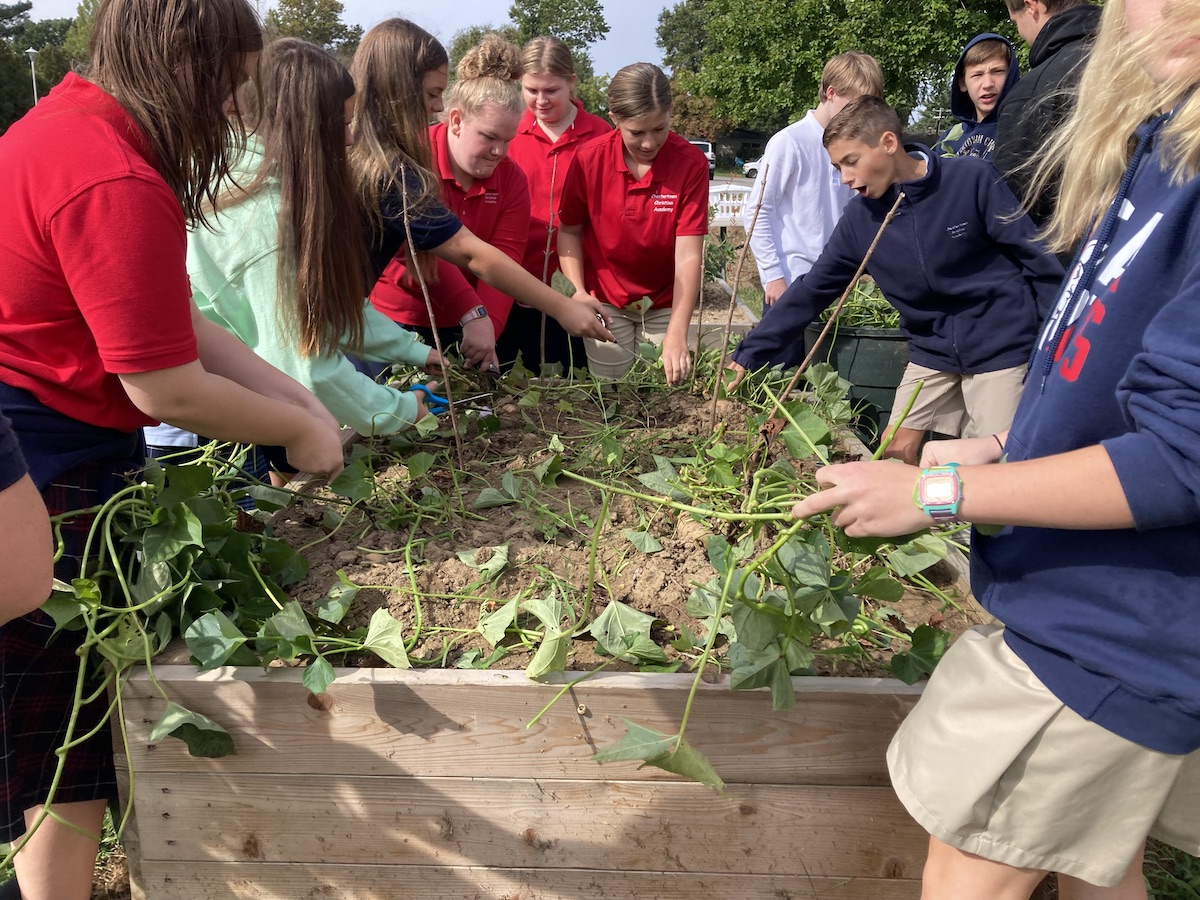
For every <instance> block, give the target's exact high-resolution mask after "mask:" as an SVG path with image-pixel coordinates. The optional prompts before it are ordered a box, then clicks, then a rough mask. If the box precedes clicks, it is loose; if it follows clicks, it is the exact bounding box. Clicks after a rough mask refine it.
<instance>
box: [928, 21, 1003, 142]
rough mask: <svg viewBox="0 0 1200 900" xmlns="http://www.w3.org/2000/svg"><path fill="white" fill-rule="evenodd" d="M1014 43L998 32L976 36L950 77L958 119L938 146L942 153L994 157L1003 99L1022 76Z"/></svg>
mask: <svg viewBox="0 0 1200 900" xmlns="http://www.w3.org/2000/svg"><path fill="white" fill-rule="evenodd" d="M1020 77H1021V76H1020V71H1019V68H1018V66H1017V58H1016V56H1015V54H1014V53H1013V45H1012V44H1011V43H1010V42H1009V41H1008V39H1007V38H1005V37H1002V36H1001V35H998V34H992V33H990V32H989V33H986V34H981V35H977V36H976V37H973V38H972V39H971V41H970V42H969V43H968V44H967V46H966V47H964V48H963V52H962V55H961V56H959V58H958V64H957V65H956V66H955V67H954V75H953V76H952V78H951V79H950V112H951V113H953V114H954V116H955V118H957V119H958V123H957V124H955V125H953V126H951V128H950V130H949V131H947V132H946V133H945V134H944V135H942V139H941V140H940V141H938V142H937V145H936V146H935V147H934V150H936V151H937V152H938V153H939V154H940V155H942V156H978V157H980V158H982V159H990V158H991V155H992V153H993V151H994V150H995V149H996V126H997V120H998V115H999V109H1000V102H1001V101H1002V100H1003V99H1004V98H1005V96H1006V95H1007V94H1008V92H1009V91H1010V90H1012V89H1013V87H1014V86H1015V85H1016V83H1017V80H1018V79H1019V78H1020Z"/></svg>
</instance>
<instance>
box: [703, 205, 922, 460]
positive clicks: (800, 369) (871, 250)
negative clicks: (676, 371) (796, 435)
mask: <svg viewBox="0 0 1200 900" xmlns="http://www.w3.org/2000/svg"><path fill="white" fill-rule="evenodd" d="M904 197H905V194H904V192H903V191H901V192H900V193H899V194H897V195H896V202H895V203H893V204H892V208H891V209H890V210H888V214H887V215H886V216H884V218H883V221H882V222H881V223H880V224H879V230H878V231H876V232H875V239H874V240H873V241H871V246H870V247H868V248H867V255H866V256H864V257H863V260H862V262H861V263H859V265H858V270H857V271H856V272H855V273H854V277H853V278H851V279H850V283H849V284H848V285H846V290H844V291H842V296H841V297H840V298H838V302H837V305H836V306H834V308H833V312H832V313H830V314H829V321H828V322H826V323H825V327H824V328H822V329H821V334H820V336H818V337H817V339H816V340H815V341H814V342H813V345H812V349H811V350H809V351H808V353H807V354H806V355H805V357H804V359H803V360H802V361H801V362H800V365H799V366H797V367H796V374H795V375H793V376H792V380H791V381H789V382H788V386H787V387H786V388H784V390H783V392H782V393H781V394H780V397H782V398H786V397H787V396H789V395H790V394H791V393H792V391H794V390H795V389H796V385H797V384H799V383H800V378H801V377H802V376H803V375H804V373H805V372H806V371H808V367H809V366H810V365H812V361H813V359H814V358H815V357H816V355H817V353H819V352H820V350H821V342H822V341H824V340H825V337H826V335H828V334H829V332H830V330H831V329H832V328H833V326H834V324H835V323H836V322H837V320H838V316H839V315H840V314H841V311H842V307H843V306H845V305H846V301H847V300H848V299H849V298H850V295H851V294H852V293H854V288H855V287H856V286H857V285H858V280H859V279H860V278H862V275H863V272H865V271H866V270H867V264H868V263H870V262H871V257H872V256H874V255H875V248H876V247H878V246H879V239H880V238H882V237H883V232H884V231H885V230H887V227H888V225H890V224H891V223H892V219H894V218H896V213H898V212H899V211H900V204H901V203H903V202H904ZM774 402H775V407H776V409H782V408H783V406H782V403H781V401H780V400H779V399H778V398H776V399H775V400H774ZM713 408H714V410H715V408H716V406H715V404H714V407H713ZM773 414H774V412H772V415H773ZM773 437H774V433H773V432H772V431H770V430H764V432H763V445H764V446H763V447H762V450H761V459H763V460H765V459H766V458H767V452H766V451H767V450H769V449H770V446H771V441H772V439H773Z"/></svg>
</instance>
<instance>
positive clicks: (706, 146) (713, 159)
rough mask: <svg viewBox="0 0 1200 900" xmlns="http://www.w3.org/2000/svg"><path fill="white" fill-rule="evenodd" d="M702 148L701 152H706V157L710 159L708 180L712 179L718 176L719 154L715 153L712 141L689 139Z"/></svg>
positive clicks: (691, 142) (690, 142)
mask: <svg viewBox="0 0 1200 900" xmlns="http://www.w3.org/2000/svg"><path fill="white" fill-rule="evenodd" d="M688 143H689V144H693V145H695V146H696V147H699V148H700V152H702V153H703V154H704V158H705V159H707V160H708V180H709V181H712V180H713V179H714V178H716V177H717V154H715V153H713V148H712V142H711V141H688Z"/></svg>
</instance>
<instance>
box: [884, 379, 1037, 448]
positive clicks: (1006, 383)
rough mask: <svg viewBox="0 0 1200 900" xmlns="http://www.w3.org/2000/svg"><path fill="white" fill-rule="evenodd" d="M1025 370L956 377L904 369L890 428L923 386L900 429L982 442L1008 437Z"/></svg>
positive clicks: (897, 390)
mask: <svg viewBox="0 0 1200 900" xmlns="http://www.w3.org/2000/svg"><path fill="white" fill-rule="evenodd" d="M1024 378H1025V366H1016V367H1014V368H1011V369H999V370H997V371H995V372H982V373H980V374H979V375H961V374H959V373H957V372H940V371H938V370H937V369H927V368H925V367H924V366H918V365H915V364H913V363H909V364H908V365H907V366H905V367H904V375H903V376H902V377H901V379H900V386H899V387H897V388H896V400H895V402H894V403H893V404H892V416H891V420H890V421H889V422H888V424H889V425H891V424H892V422H895V421H896V420H897V419H899V418H900V413H901V411H902V410H903V409H904V406H905V404H906V403H908V398H909V397H910V396H912V392H913V391H914V390H916V387H917V382H918V381H921V380H924V382H925V384H924V386H923V387H922V388H921V393H920V394H919V395H918V396H917V400H916V402H915V403H914V404H913V408H912V411H911V412H909V414H908V417H907V418H906V419H905V420H904V425H903V427H904V428H912V429H914V430H916V431H936V432H938V433H939V434H948V435H952V436H954V437H983V436H985V435H989V434H995V433H996V432H998V431H1007V430H1008V428H1009V427H1010V426H1011V425H1012V420H1013V414H1014V413H1016V411H1017V402H1018V401H1019V400H1020V399H1021V390H1022V388H1023V387H1024V385H1023V384H1022V382H1023V381H1024Z"/></svg>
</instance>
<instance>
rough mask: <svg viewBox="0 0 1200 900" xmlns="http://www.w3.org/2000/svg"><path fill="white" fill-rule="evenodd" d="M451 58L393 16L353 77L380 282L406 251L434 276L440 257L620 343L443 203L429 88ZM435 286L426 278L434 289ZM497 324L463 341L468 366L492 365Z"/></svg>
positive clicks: (354, 159)
mask: <svg viewBox="0 0 1200 900" xmlns="http://www.w3.org/2000/svg"><path fill="white" fill-rule="evenodd" d="M445 59H446V51H445V50H444V49H443V48H442V46H441V44H439V43H438V42H437V40H436V39H435V38H434V37H433V36H431V35H430V34H429V33H428V32H426V31H425V30H424V29H422V28H420V27H418V26H416V25H414V24H413V23H412V22H409V21H407V20H406V19H399V18H394V19H386V20H384V21H383V22H380V23H379V24H378V25H376V26H375V27H374V28H372V29H371V30H370V31H368V32H367V34H366V37H364V38H363V40H362V43H360V44H359V45H358V50H356V51H355V53H354V62H353V63H352V64H351V67H350V73H351V75H353V76H354V83H355V85H356V86H357V88H358V102H357V104H356V106H355V110H354V123H353V126H352V127H353V130H354V133H355V135H356V137H357V140H356V142H355V145H354V147H353V148H351V151H350V162H351V166H352V168H353V171H354V181H355V189H356V191H357V193H358V197H359V202H360V204H361V205H362V208H363V210H364V212H365V215H366V220H367V228H368V239H369V240H368V246H369V252H370V257H371V265H372V270H373V273H374V277H375V278H376V279H378V277H379V276H380V275H381V274H382V273H383V271H384V270H385V269H386V268H387V266H388V265H389V264H390V263H391V261H392V259H393V258H394V257H395V256H396V254H397V253H398V252H399V251H400V249H401V248H402V247H403V248H405V251H406V254H407V258H408V261H409V265H410V266H412V267H413V268H414V270H416V269H419V270H420V272H422V273H431V272H434V271H435V270H434V267H433V263H432V262H431V260H430V257H431V256H436V257H438V258H439V259H442V260H445V261H446V262H449V263H451V264H452V265H454V266H458V267H461V268H463V269H466V270H468V271H470V272H471V274H472V275H473V276H475V277H476V278H478V279H479V280H480V281H482V282H484V283H486V284H489V285H491V286H492V287H494V288H496V289H497V290H499V291H500V292H502V293H504V294H507V295H508V296H510V297H517V298H520V299H521V300H524V301H525V302H526V303H529V304H530V305H532V306H536V307H537V308H538V309H540V310H543V311H544V312H546V314H547V315H551V316H554V317H555V318H557V319H558V320H559V321H560V322H561V323H562V325H563V327H564V328H566V329H567V330H568V331H570V332H571V333H572V334H579V335H586V336H588V337H594V338H597V339H599V340H611V339H612V335H611V334H610V333H609V331H608V328H607V327H606V324H607V323H606V320H605V319H604V317H603V308H602V306H601V304H599V303H597V302H595V301H592V305H587V304H586V303H585V304H583V305H581V304H579V303H572V302H571V301H570V300H568V299H567V298H566V297H564V296H563V295H562V294H560V293H558V291H555V290H553V289H552V288H550V287H548V286H547V285H544V284H542V283H541V282H539V281H538V280H537V279H535V278H533V277H531V276H530V275H529V273H528V272H526V271H525V270H524V269H522V268H521V266H520V264H519V263H517V262H516V261H515V260H513V259H512V258H511V257H509V256H507V255H506V254H505V253H504V252H503V251H501V250H497V249H496V248H495V247H493V246H492V245H491V244H489V243H487V242H486V241H483V240H481V239H480V238H478V237H477V236H476V235H475V234H474V233H473V232H472V231H471V230H470V229H469V228H465V227H463V223H462V222H460V221H459V220H458V218H457V217H456V216H455V215H454V213H452V212H451V211H450V210H448V209H447V208H446V207H445V205H444V204H443V203H442V200H441V188H442V185H441V181H442V179H441V178H440V177H438V175H437V173H436V172H435V171H434V167H433V162H432V158H431V157H432V154H431V151H430V146H429V128H428V112H427V110H428V108H429V107H428V105H427V101H428V96H427V91H425V90H424V89H423V86H427V85H428V75H429V73H430V71H431V70H434V69H437V68H438V67H439V66H440V65H444V63H445ZM522 221H524V219H522ZM410 235H411V237H412V246H411V247H408V246H406V244H407V243H408V240H409V236H410ZM435 278H436V275H435ZM430 280H431V279H430V277H429V275H428V274H427V275H426V276H425V281H426V284H427V285H428V284H429V282H430ZM479 318H482V316H479ZM460 321H461V318H460ZM466 321H467V323H468V324H469V323H470V322H471V321H473V320H472V319H467V320H466ZM488 325H489V328H488V329H487V331H489V332H490V334H491V344H490V345H487V346H483V345H476V344H471V343H470V342H469V341H468V338H467V336H464V338H463V343H462V346H461V350H462V354H463V356H464V357H465V358H466V360H467V362H468V363H471V364H478V365H481V366H483V367H485V368H486V367H487V364H488V362H489V360H491V359H493V358H494V356H493V354H494V352H495V330H494V328H491V327H490V323H488Z"/></svg>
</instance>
